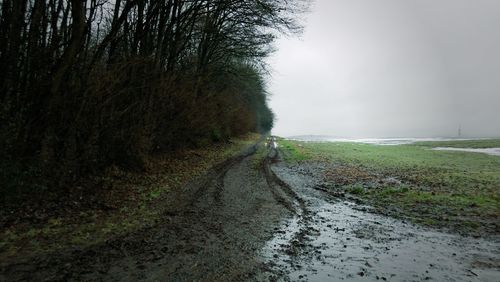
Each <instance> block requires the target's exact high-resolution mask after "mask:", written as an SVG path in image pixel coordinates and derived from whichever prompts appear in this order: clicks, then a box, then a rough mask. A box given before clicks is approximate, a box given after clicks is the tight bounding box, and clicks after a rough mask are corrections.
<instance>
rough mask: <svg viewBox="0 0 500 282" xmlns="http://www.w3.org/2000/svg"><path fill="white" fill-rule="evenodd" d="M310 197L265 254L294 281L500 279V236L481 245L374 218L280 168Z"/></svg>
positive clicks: (305, 175)
mask: <svg viewBox="0 0 500 282" xmlns="http://www.w3.org/2000/svg"><path fill="white" fill-rule="evenodd" d="M273 171H274V172H275V174H276V175H277V176H278V177H279V178H280V179H282V180H284V181H285V182H286V183H287V184H289V187H290V188H291V189H292V190H293V191H294V192H295V193H296V194H297V197H299V198H300V199H302V200H301V201H302V202H303V203H304V204H303V207H304V209H303V210H302V211H301V213H300V214H298V215H296V216H294V217H291V218H289V219H287V220H285V221H283V223H282V227H281V228H280V229H279V232H278V234H280V235H278V236H276V237H275V238H274V239H273V240H272V241H270V242H269V243H268V244H267V245H266V248H265V250H264V254H265V256H266V257H267V259H268V261H269V262H270V264H271V265H274V267H275V269H278V270H279V271H282V273H283V280H290V281H339V280H347V281H374V280H380V281H423V280H434V281H499V278H500V241H499V238H489V239H488V240H486V239H473V238H468V237H463V236H460V235H453V234H447V233H442V232H438V231H435V230H432V229H428V228H423V227H419V226H415V225H413V224H410V223H406V222H404V221H401V220H398V219H393V218H390V217H387V216H383V215H377V214H374V213H371V212H369V211H370V208H369V207H364V206H360V205H357V204H354V203H350V202H348V201H344V200H339V199H338V198H335V197H332V196H331V195H328V194H326V193H324V192H322V191H318V190H316V189H314V187H315V186H316V185H317V181H318V180H317V178H315V177H314V174H315V173H314V172H312V171H310V169H308V168H307V167H301V166H291V167H289V166H286V165H284V164H276V165H275V166H274V167H273Z"/></svg>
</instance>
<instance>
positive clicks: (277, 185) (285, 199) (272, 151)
mask: <svg viewBox="0 0 500 282" xmlns="http://www.w3.org/2000/svg"><path fill="white" fill-rule="evenodd" d="M269 144H270V145H269V151H268V155H267V157H266V158H265V159H264V161H263V166H262V169H263V173H264V175H265V178H266V181H267V184H268V186H269V189H271V193H272V194H273V196H274V197H275V200H276V201H277V202H278V203H280V204H281V205H283V206H284V207H285V208H287V209H288V210H289V211H291V212H292V218H291V219H289V220H288V223H287V224H286V225H287V226H289V225H296V226H295V227H294V228H293V229H294V231H293V234H287V233H282V232H283V231H281V232H278V233H281V239H280V240H279V241H281V242H279V243H278V246H277V247H278V248H276V246H274V247H271V253H273V255H272V257H273V259H272V260H271V262H268V267H269V269H270V271H272V272H274V273H276V274H277V275H279V276H284V277H286V274H287V273H286V271H283V269H276V268H275V267H273V266H276V265H278V264H280V262H279V259H278V258H279V257H280V256H281V255H283V254H284V255H286V256H287V257H288V260H287V261H288V263H287V264H288V266H289V267H290V268H291V269H297V268H301V267H302V265H303V263H304V259H306V260H307V259H311V258H312V256H313V255H314V254H315V250H314V249H313V246H312V245H311V244H309V242H311V241H313V240H314V239H313V238H314V237H315V236H317V235H319V230H317V229H315V228H314V227H313V225H314V222H313V221H314V212H313V211H311V210H310V209H309V208H308V203H307V201H306V200H305V199H304V198H302V197H300V196H299V195H298V194H297V193H296V192H295V191H294V190H293V188H292V187H290V185H289V184H287V183H286V182H284V181H283V180H282V179H281V178H280V177H278V176H277V175H276V173H275V172H274V171H273V170H272V168H271V165H272V164H273V163H276V162H279V161H280V156H279V152H278V149H277V148H276V142H275V141H274V139H271V141H270V142H269ZM289 231H290V230H289ZM278 237H280V236H279V235H278ZM278 237H275V238H278ZM276 252H278V253H276ZM280 253H281V254H280ZM281 261H282V262H283V261H285V260H281ZM282 278H283V277H282Z"/></svg>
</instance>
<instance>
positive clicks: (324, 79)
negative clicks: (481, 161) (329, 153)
mask: <svg viewBox="0 0 500 282" xmlns="http://www.w3.org/2000/svg"><path fill="white" fill-rule="evenodd" d="M499 28H500V1H497V0H474V1H471V0H437V1H436V0H377V1H373V0H316V1H315V2H314V4H313V5H312V7H311V12H310V14H308V16H307V19H306V23H305V32H304V34H303V35H302V36H301V38H300V39H296V38H281V39H280V40H279V41H278V43H277V46H276V47H277V48H278V51H277V52H276V54H275V55H274V56H273V57H271V58H270V60H269V64H270V65H271V67H272V68H273V75H272V79H270V92H271V94H272V96H271V101H270V102H271V107H272V108H273V110H274V112H275V114H276V117H277V120H276V123H275V127H274V130H273V134H276V135H281V136H293V135H305V134H317V135H332V136H342V137H353V138H367V137H438V136H444V137H453V136H457V135H458V128H459V126H461V129H462V137H499V136H500V53H499V50H500V32H499Z"/></svg>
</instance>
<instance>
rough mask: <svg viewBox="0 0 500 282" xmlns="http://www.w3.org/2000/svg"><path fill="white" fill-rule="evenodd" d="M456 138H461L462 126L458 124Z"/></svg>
mask: <svg viewBox="0 0 500 282" xmlns="http://www.w3.org/2000/svg"><path fill="white" fill-rule="evenodd" d="M458 137H459V138H460V137H462V124H461V123H460V124H458Z"/></svg>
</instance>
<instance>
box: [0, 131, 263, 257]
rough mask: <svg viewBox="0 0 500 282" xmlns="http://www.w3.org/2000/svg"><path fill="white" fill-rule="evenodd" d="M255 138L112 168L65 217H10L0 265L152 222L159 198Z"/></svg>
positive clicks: (85, 243)
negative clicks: (91, 195)
mask: <svg viewBox="0 0 500 282" xmlns="http://www.w3.org/2000/svg"><path fill="white" fill-rule="evenodd" d="M258 138H259V136H258V135H248V136H246V137H242V138H240V139H237V140H232V142H230V143H227V144H219V145H212V146H208V147H206V148H200V149H191V150H184V151H179V152H176V153H175V154H173V155H168V156H158V157H156V158H154V159H150V160H149V161H148V164H147V169H146V171H145V172H134V173H132V172H126V171H123V170H120V169H118V168H110V169H109V170H108V171H107V172H106V173H105V175H104V176H103V177H101V178H100V179H99V187H100V188H101V189H100V190H101V191H96V193H97V198H99V200H98V201H96V202H95V204H93V205H91V206H88V207H78V206H75V207H74V208H71V209H68V210H67V212H66V213H64V214H61V213H57V214H55V215H50V214H49V215H45V216H44V217H43V218H42V219H39V220H36V221H34V220H33V218H36V217H37V212H38V211H37V210H33V211H32V212H30V214H29V215H27V214H22V213H20V214H13V215H10V216H11V217H16V218H17V219H16V222H14V223H12V224H9V225H8V226H7V227H5V228H2V230H1V232H0V238H2V240H1V241H0V262H7V261H10V260H12V259H16V258H23V257H24V258H26V257H31V256H36V255H42V254H44V253H50V252H54V251H58V250H61V249H65V248H70V247H77V248H84V247H86V246H90V245H93V244H98V243H100V242H104V241H106V240H108V239H110V238H112V237H114V236H119V235H121V234H125V233H128V232H130V231H133V230H137V229H139V228H141V227H144V226H147V225H150V224H153V223H154V222H155V221H157V219H158V217H159V215H160V210H161V209H160V208H159V206H160V205H161V203H159V201H158V200H159V199H160V198H161V196H162V195H164V194H165V193H167V192H169V191H172V190H175V189H178V188H180V187H181V186H183V185H185V184H186V183H187V182H188V181H190V180H192V179H194V178H195V177H197V176H198V175H200V174H202V173H204V172H205V171H206V170H207V169H208V168H209V167H211V166H213V165H214V164H216V163H218V162H221V161H223V160H224V159H226V158H228V157H230V156H231V155H234V154H235V153H237V152H239V151H240V150H241V149H243V148H244V147H246V146H248V145H250V144H253V143H255V141H257V140H258ZM74 189H78V187H76V188H74ZM54 205H57V203H54ZM46 208H47V207H46ZM48 208H49V209H50V207H48ZM24 213H25V212H24ZM23 217H29V220H28V219H26V220H23Z"/></svg>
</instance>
